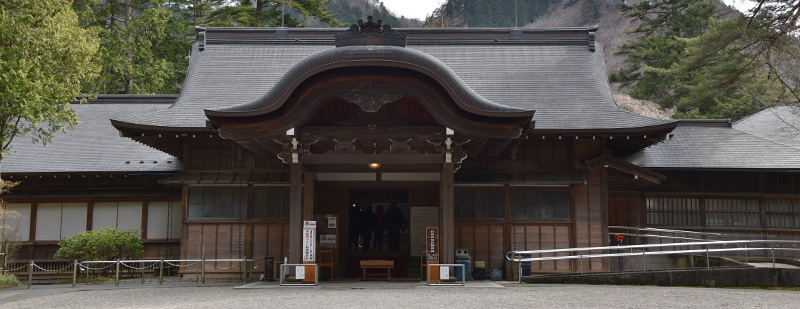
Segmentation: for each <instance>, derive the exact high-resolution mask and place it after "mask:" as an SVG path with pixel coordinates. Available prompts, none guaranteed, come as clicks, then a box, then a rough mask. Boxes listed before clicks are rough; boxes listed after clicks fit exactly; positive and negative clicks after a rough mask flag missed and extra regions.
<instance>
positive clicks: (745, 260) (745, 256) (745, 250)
mask: <svg viewBox="0 0 800 309" xmlns="http://www.w3.org/2000/svg"><path fill="white" fill-rule="evenodd" d="M744 263H745V264H747V243H744Z"/></svg>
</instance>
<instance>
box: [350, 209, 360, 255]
mask: <svg viewBox="0 0 800 309" xmlns="http://www.w3.org/2000/svg"><path fill="white" fill-rule="evenodd" d="M349 214H350V215H349V217H348V218H347V220H348V224H347V250H349V251H358V235H359V234H360V233H361V225H360V222H361V211H359V208H358V206H356V204H355V203H352V204H350V211H349Z"/></svg>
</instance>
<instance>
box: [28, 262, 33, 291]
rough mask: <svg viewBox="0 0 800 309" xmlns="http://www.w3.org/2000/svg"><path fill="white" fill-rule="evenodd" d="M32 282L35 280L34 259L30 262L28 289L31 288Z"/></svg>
mask: <svg viewBox="0 0 800 309" xmlns="http://www.w3.org/2000/svg"><path fill="white" fill-rule="evenodd" d="M31 282H33V260H31V263H30V264H28V290H30V289H31Z"/></svg>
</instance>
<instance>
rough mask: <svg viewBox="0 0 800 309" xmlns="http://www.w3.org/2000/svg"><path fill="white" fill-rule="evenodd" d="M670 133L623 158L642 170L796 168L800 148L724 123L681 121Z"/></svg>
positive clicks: (723, 121) (798, 165)
mask: <svg viewBox="0 0 800 309" xmlns="http://www.w3.org/2000/svg"><path fill="white" fill-rule="evenodd" d="M672 134H674V136H673V137H672V138H671V139H669V140H666V141H664V142H663V143H659V144H656V145H653V146H650V147H648V148H645V149H643V150H641V151H639V152H636V153H634V154H633V155H631V156H628V157H627V158H625V159H626V160H628V161H629V162H631V163H633V164H636V165H638V166H641V167H646V168H696V169H800V149H797V148H794V147H790V146H788V145H785V144H781V143H778V142H774V141H771V140H768V139H764V138H762V137H758V136H755V135H752V134H749V133H746V132H742V131H739V130H736V129H734V128H732V127H731V125H730V123H729V122H728V121H726V120H721V121H720V120H717V121H707V120H706V121H681V122H680V124H679V126H678V127H677V128H676V129H675V130H674V131H672Z"/></svg>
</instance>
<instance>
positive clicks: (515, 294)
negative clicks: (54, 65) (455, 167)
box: [0, 284, 800, 309]
mask: <svg viewBox="0 0 800 309" xmlns="http://www.w3.org/2000/svg"><path fill="white" fill-rule="evenodd" d="M350 286H351V287H359V285H358V284H352V285H350ZM14 292H17V291H14ZM22 293H24V292H22ZM2 294H3V293H0V296H2ZM514 306H524V307H527V308H530V307H533V308H561V307H572V308H575V307H582V308H711V307H720V308H726V309H728V308H798V306H800V292H795V291H768V290H737V289H710V288H680V287H642V286H583V285H517V284H506V285H505V287H502V288H496V287H495V288H491V287H427V286H418V285H417V286H414V285H408V284H406V285H403V284H398V285H392V284H388V285H385V286H379V287H369V286H361V287H360V288H350V287H346V285H342V286H328V287H325V286H322V287H274V286H272V287H267V288H258V289H234V285H228V286H204V287H141V288H137V287H128V288H124V289H121V288H117V289H102V290H89V291H72V292H66V293H58V294H52V295H43V296H39V297H34V298H29V299H24V300H20V301H13V302H8V303H2V299H0V307H2V308H56V307H58V308H155V307H158V308H230V307H241V308H256V307H259V308H263V307H268V308H272V307H294V308H305V307H309V308H375V307H379V308H408V307H422V308H496V307H501V308H510V307H514Z"/></svg>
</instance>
